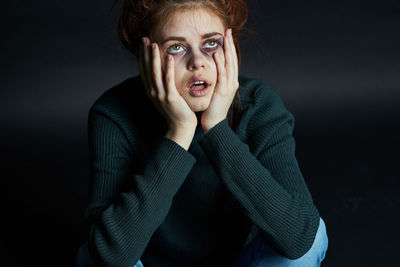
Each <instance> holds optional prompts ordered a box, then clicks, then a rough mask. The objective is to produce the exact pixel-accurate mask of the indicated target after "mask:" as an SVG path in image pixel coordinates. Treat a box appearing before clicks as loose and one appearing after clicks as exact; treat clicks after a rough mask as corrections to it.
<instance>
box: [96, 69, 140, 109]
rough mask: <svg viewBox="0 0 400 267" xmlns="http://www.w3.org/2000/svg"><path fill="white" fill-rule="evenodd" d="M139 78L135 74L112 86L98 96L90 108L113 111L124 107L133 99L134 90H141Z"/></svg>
mask: <svg viewBox="0 0 400 267" xmlns="http://www.w3.org/2000/svg"><path fill="white" fill-rule="evenodd" d="M141 87H142V84H141V80H140V79H139V76H135V77H132V78H129V79H126V80H125V81H123V82H121V83H119V84H117V85H115V86H113V87H112V88H110V89H108V90H106V91H105V92H104V93H103V94H102V95H101V96H100V97H98V98H97V99H96V101H95V102H94V104H93V105H92V107H91V110H99V111H114V110H118V109H124V108H125V109H126V108H128V107H129V106H130V105H129V104H130V103H131V102H132V99H135V94H137V92H136V91H141Z"/></svg>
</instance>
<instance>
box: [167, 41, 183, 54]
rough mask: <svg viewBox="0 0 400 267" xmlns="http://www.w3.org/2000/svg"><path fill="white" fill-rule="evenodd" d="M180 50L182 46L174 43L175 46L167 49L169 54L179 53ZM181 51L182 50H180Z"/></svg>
mask: <svg viewBox="0 0 400 267" xmlns="http://www.w3.org/2000/svg"><path fill="white" fill-rule="evenodd" d="M180 48H182V45H181V44H178V43H176V44H173V45H171V46H170V47H168V52H169V53H171V54H178V53H179V52H182V51H181V50H180ZM182 49H183V48H182Z"/></svg>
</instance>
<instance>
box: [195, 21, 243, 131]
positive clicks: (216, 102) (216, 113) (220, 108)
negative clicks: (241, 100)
mask: <svg viewBox="0 0 400 267" xmlns="http://www.w3.org/2000/svg"><path fill="white" fill-rule="evenodd" d="M213 57H214V60H215V64H216V66H217V84H216V85H215V89H214V94H213V96H212V98H211V101H210V105H209V106H208V108H207V109H206V110H205V111H203V113H202V115H201V126H202V127H203V130H204V132H205V133H207V132H208V131H209V130H210V129H211V128H212V127H214V126H215V125H216V124H218V123H219V122H221V121H223V120H224V119H225V118H226V116H227V114H228V110H229V107H230V105H231V104H232V101H233V98H234V97H235V93H236V91H237V89H238V88H239V80H238V68H239V67H238V59H237V54H236V48H235V44H234V42H233V38H232V30H231V29H228V30H227V31H226V34H225V36H224V52H223V53H221V52H215V53H214V55H213Z"/></svg>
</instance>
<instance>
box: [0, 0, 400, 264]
mask: <svg viewBox="0 0 400 267" xmlns="http://www.w3.org/2000/svg"><path fill="white" fill-rule="evenodd" d="M111 5H112V1H91V0H90V1H89V0H88V1H77V0H71V1H59V0H52V1H45V0H44V1H16V0H14V1H5V2H4V3H2V8H1V9H2V11H1V13H2V15H1V16H0V21H1V33H2V37H1V42H0V48H1V54H0V55H1V60H0V62H1V76H0V77H1V78H0V79H1V80H0V85H1V87H0V88H1V91H0V122H1V126H0V127H1V128H0V129H1V131H0V162H1V192H2V199H3V201H2V202H1V204H2V205H1V213H2V215H1V218H2V219H1V221H2V225H3V226H2V228H1V230H2V232H1V235H0V236H1V238H0V240H1V248H0V249H1V253H4V255H2V256H1V257H0V261H3V262H1V263H0V265H2V266H72V265H73V263H74V257H75V253H76V251H77V249H78V247H79V245H80V243H82V242H83V241H84V240H85V238H86V232H85V230H86V229H85V228H84V224H83V212H84V209H85V208H86V205H87V200H88V197H87V193H88V185H89V184H88V182H89V162H88V149H87V132H86V131H87V129H86V123H87V113H88V110H89V108H90V106H91V105H92V104H93V102H94V101H95V100H96V98H97V97H99V96H100V95H101V94H102V93H103V92H104V91H105V90H107V89H108V88H110V87H111V86H113V85H115V84H117V83H119V82H121V81H123V80H124V79H126V78H128V77H130V76H133V75H137V74H138V70H137V64H136V61H135V60H134V57H133V56H132V55H130V54H129V53H128V52H127V51H125V50H124V48H123V47H122V46H121V45H120V43H119V41H118V39H117V35H116V18H117V15H118V12H119V11H117V10H116V11H114V12H112V13H110V7H111ZM248 6H249V19H248V23H247V29H248V31H247V33H248V34H247V35H243V40H242V49H241V51H242V55H243V58H242V59H243V63H242V65H241V67H240V73H241V74H242V75H246V76H250V77H254V78H258V79H261V80H263V81H266V82H269V83H271V84H272V85H273V86H274V87H275V88H276V90H277V92H278V93H279V94H280V96H281V97H282V99H283V100H284V103H285V105H286V107H287V108H288V109H289V110H290V111H291V112H292V113H293V114H294V115H295V117H296V127H295V132H294V136H295V139H296V142H297V143H296V144H297V146H296V153H297V158H298V161H299V164H300V167H301V169H302V172H303V175H304V177H305V179H306V182H307V184H308V185H309V188H310V191H311V193H312V195H313V198H314V201H315V203H316V205H317V207H318V209H319V210H320V213H321V216H322V217H323V218H324V220H325V222H326V224H327V229H328V236H329V242H330V243H329V249H328V252H327V255H326V259H325V261H324V263H323V266H395V265H397V263H398V260H397V258H398V257H397V254H398V245H397V244H398V238H399V237H400V235H399V234H400V231H399V228H398V227H397V226H398V225H399V224H400V218H399V206H400V194H399V191H400V190H399V188H400V187H399V186H400V182H399V171H398V166H399V162H400V157H399V153H398V152H399V140H398V138H399V137H398V133H399V118H400V107H399V105H398V103H397V102H398V101H399V100H400V92H399V89H400V75H399V73H400V63H399V62H400V49H399V47H400V34H399V33H400V3H399V1H397V0H381V1H371V0H367V1H366V0H364V1H361V0H356V1H345V0H335V1H333V0H327V1H295V0H285V1H283V0H282V1H278V0H275V1H254V0H253V1H248ZM3 197H4V198H3ZM5 262H8V263H7V264H5Z"/></svg>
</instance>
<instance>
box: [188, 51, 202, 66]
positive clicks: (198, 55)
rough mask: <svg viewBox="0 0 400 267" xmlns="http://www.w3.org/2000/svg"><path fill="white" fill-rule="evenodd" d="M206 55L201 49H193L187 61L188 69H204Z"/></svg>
mask: <svg viewBox="0 0 400 267" xmlns="http://www.w3.org/2000/svg"><path fill="white" fill-rule="evenodd" d="M205 57H206V55H204V54H203V53H202V52H201V51H194V52H192V55H191V57H190V59H189V62H188V69H189V70H198V69H204V68H206V66H207V60H206V58H205Z"/></svg>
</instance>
